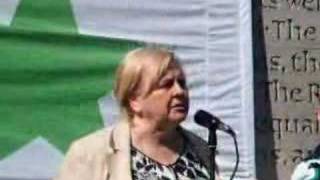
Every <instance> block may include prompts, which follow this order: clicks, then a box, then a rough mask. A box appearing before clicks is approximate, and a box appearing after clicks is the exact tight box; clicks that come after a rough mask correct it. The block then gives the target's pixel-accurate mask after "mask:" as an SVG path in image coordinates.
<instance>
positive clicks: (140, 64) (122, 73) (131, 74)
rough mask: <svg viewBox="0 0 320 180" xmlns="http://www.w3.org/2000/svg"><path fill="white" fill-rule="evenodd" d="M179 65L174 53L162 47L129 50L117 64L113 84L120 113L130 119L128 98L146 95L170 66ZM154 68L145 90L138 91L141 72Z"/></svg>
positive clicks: (130, 112) (141, 76)
mask: <svg viewBox="0 0 320 180" xmlns="http://www.w3.org/2000/svg"><path fill="white" fill-rule="evenodd" d="M172 65H175V66H178V67H180V64H179V62H178V61H177V60H176V59H175V57H174V54H173V53H172V52H170V51H168V50H166V49H163V48H161V49H160V48H138V49H135V50H132V51H129V52H128V53H127V54H126V56H125V57H124V59H123V61H122V63H121V64H120V65H119V67H118V69H117V72H116V81H115V84H114V95H115V97H116V99H117V101H118V103H119V106H120V110H121V115H122V116H123V118H127V119H128V120H130V119H131V118H132V111H131V108H130V104H129V100H130V98H132V97H134V96H136V95H142V96H144V95H147V94H148V93H149V92H150V91H151V90H152V88H153V87H155V85H156V83H157V82H158V81H159V80H160V79H161V77H162V76H163V75H164V74H165V73H166V71H167V70H168V69H169V68H170V67H171V66H172ZM148 68H155V70H154V71H153V73H154V75H153V77H151V78H152V80H151V83H150V84H148V87H147V90H146V91H144V92H143V93H142V92H139V91H140V90H141V89H139V88H140V84H141V81H142V78H143V72H144V71H146V69H148Z"/></svg>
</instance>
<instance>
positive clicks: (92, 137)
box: [70, 126, 114, 153]
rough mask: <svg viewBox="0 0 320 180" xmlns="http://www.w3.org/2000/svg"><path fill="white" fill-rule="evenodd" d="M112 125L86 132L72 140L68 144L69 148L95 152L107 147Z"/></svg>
mask: <svg viewBox="0 0 320 180" xmlns="http://www.w3.org/2000/svg"><path fill="white" fill-rule="evenodd" d="M113 128H114V127H113V126H112V127H108V128H103V129H99V130H96V131H95V132H92V133H90V134H87V135H85V136H83V137H80V138H79V139H77V140H75V141H73V142H72V143H71V145H70V150H71V149H76V150H77V151H79V152H84V153H85V152H96V151H102V150H108V149H109V142H110V136H111V132H112V129H113Z"/></svg>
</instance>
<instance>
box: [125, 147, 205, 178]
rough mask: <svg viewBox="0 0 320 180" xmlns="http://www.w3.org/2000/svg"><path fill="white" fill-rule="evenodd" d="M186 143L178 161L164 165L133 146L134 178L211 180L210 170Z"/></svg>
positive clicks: (132, 164) (132, 163) (132, 165)
mask: <svg viewBox="0 0 320 180" xmlns="http://www.w3.org/2000/svg"><path fill="white" fill-rule="evenodd" d="M186 144H187V145H185V147H184V149H183V152H182V153H181V154H180V156H179V157H178V159H177V160H176V162H175V163H173V164H170V165H163V164H161V163H159V162H157V161H155V160H153V159H151V158H150V157H148V156H146V155H145V154H143V153H142V152H140V151H139V150H137V149H136V148H134V147H133V146H131V158H132V159H131V171H132V178H133V180H187V179H188V180H190V179H196V180H209V179H210V175H209V171H208V170H207V168H206V167H205V166H204V165H203V164H202V163H201V162H200V160H199V158H198V157H197V155H196V154H195V153H194V152H193V150H192V148H191V147H190V145H188V143H186Z"/></svg>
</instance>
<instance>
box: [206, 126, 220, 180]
mask: <svg viewBox="0 0 320 180" xmlns="http://www.w3.org/2000/svg"><path fill="white" fill-rule="evenodd" d="M217 128H218V127H217V124H212V125H211V126H210V128H209V139H208V146H209V149H210V163H211V167H212V171H213V174H211V176H212V177H211V180H215V178H216V149H217V134H216V131H217Z"/></svg>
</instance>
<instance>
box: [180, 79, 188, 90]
mask: <svg viewBox="0 0 320 180" xmlns="http://www.w3.org/2000/svg"><path fill="white" fill-rule="evenodd" d="M178 83H179V85H180V86H181V87H182V88H185V87H186V86H187V85H186V80H185V79H179V80H178Z"/></svg>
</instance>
